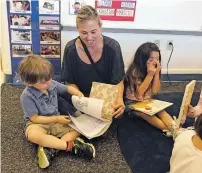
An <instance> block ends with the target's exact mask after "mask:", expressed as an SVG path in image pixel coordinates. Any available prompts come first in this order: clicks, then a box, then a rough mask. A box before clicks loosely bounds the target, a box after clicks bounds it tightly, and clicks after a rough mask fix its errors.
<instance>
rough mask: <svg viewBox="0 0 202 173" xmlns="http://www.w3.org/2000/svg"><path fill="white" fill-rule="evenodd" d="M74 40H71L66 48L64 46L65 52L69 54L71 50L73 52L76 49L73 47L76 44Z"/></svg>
mask: <svg viewBox="0 0 202 173" xmlns="http://www.w3.org/2000/svg"><path fill="white" fill-rule="evenodd" d="M76 39H77V38H75V39H73V40H70V41H69V42H68V43H67V44H66V46H65V51H68V52H71V51H72V50H75V49H76V46H75V42H76Z"/></svg>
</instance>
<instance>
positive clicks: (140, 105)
mask: <svg viewBox="0 0 202 173" xmlns="http://www.w3.org/2000/svg"><path fill="white" fill-rule="evenodd" d="M172 104H173V103H170V102H166V101H161V100H156V99H148V100H144V101H142V102H137V103H133V104H131V105H129V108H130V109H134V110H137V111H140V112H143V113H146V114H148V115H151V116H152V115H154V114H156V113H158V112H160V111H162V110H164V109H165V108H167V107H169V106H171V105H172Z"/></svg>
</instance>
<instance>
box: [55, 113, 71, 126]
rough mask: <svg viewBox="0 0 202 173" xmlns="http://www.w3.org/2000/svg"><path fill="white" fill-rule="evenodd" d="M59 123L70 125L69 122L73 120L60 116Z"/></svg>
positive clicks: (57, 118)
mask: <svg viewBox="0 0 202 173" xmlns="http://www.w3.org/2000/svg"><path fill="white" fill-rule="evenodd" d="M56 120H57V123H59V124H68V123H69V122H71V119H70V117H69V116H63V115H59V116H57V117H56Z"/></svg>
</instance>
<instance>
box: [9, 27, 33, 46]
mask: <svg viewBox="0 0 202 173" xmlns="http://www.w3.org/2000/svg"><path fill="white" fill-rule="evenodd" d="M31 35H32V33H31V31H29V30H11V42H12V43H31V42H32V40H31V39H32V36H31Z"/></svg>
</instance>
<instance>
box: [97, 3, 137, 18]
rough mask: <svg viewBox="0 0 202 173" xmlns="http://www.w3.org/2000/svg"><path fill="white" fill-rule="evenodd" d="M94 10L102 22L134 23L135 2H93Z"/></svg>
mask: <svg viewBox="0 0 202 173" xmlns="http://www.w3.org/2000/svg"><path fill="white" fill-rule="evenodd" d="M95 8H96V10H97V12H98V13H99V15H100V18H101V19H102V20H111V21H134V19H135V11H136V0H95Z"/></svg>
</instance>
